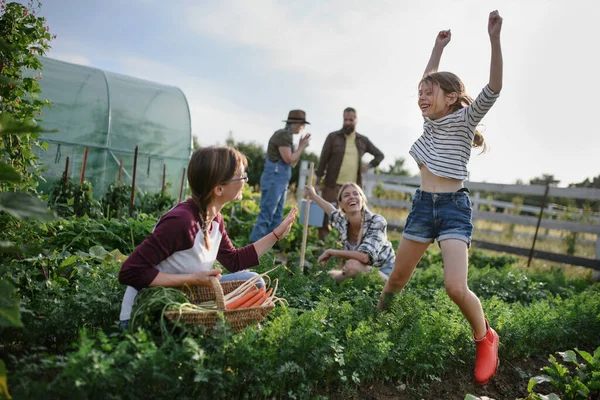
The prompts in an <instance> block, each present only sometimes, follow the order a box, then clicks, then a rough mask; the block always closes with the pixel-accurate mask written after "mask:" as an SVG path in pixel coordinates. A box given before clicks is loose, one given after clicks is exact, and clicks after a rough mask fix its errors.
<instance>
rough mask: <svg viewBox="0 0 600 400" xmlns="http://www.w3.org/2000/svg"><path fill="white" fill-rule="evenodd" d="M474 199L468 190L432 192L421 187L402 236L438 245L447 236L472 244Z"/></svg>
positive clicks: (413, 201) (468, 244) (415, 196)
mask: <svg viewBox="0 0 600 400" xmlns="http://www.w3.org/2000/svg"><path fill="white" fill-rule="evenodd" d="M471 215H472V210H471V199H469V194H468V193H467V192H466V191H460V192H449V193H430V192H424V191H422V190H421V189H417V191H416V192H415V195H414V196H413V200H412V209H411V210H410V213H409V214H408V218H407V219H406V225H405V226H404V231H403V232H402V237H404V238H406V239H410V240H414V241H415V242H422V243H428V242H431V243H433V242H434V241H435V240H437V241H438V244H439V243H440V242H441V241H442V240H446V239H458V240H462V241H463V242H465V243H466V244H467V246H471V235H472V234H473V222H472V221H471Z"/></svg>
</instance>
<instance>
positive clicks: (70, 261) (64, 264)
mask: <svg viewBox="0 0 600 400" xmlns="http://www.w3.org/2000/svg"><path fill="white" fill-rule="evenodd" d="M76 262H77V256H70V257H67V258H65V259H64V260H63V261H62V262H61V263H60V267H61V268H64V267H68V266H69V265H73V264H75V263H76Z"/></svg>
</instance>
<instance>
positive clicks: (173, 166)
mask: <svg viewBox="0 0 600 400" xmlns="http://www.w3.org/2000/svg"><path fill="white" fill-rule="evenodd" d="M41 61H42V63H43V79H41V80H40V86H41V90H42V94H41V95H40V99H46V98H47V99H50V101H51V102H52V103H53V105H52V107H51V108H46V109H44V111H43V114H42V116H41V119H42V125H43V127H44V128H45V129H48V130H56V132H52V133H45V134H43V135H42V137H41V139H42V141H44V142H47V143H48V144H49V147H48V149H47V150H46V151H43V150H40V151H39V152H38V154H37V155H38V157H39V158H40V160H39V161H40V164H43V167H44V169H45V172H43V173H42V176H43V177H44V178H45V179H46V180H47V183H43V184H41V185H40V188H41V189H42V190H44V191H46V189H47V188H48V187H49V185H51V184H52V182H54V181H55V180H57V179H59V178H60V177H61V176H62V175H63V172H64V171H65V170H66V168H67V163H66V158H67V157H69V166H68V176H69V179H74V180H76V181H77V182H79V179H80V174H81V170H82V162H83V159H84V149H85V148H86V147H87V149H88V152H87V162H86V166H85V179H86V180H87V181H89V182H91V183H92V185H93V187H94V194H95V195H96V196H101V195H102V194H103V193H104V192H105V191H106V188H107V187H108V185H110V184H111V183H113V182H117V181H118V179H119V176H121V177H122V182H123V183H125V184H131V181H132V177H133V164H134V152H135V147H136V146H138V158H137V168H136V171H137V173H136V178H135V186H136V188H140V189H143V190H145V191H149V192H155V191H158V190H160V189H161V187H162V182H163V170H164V171H165V175H166V176H165V181H166V183H167V186H169V184H170V188H169V192H170V193H171V195H173V196H175V197H177V195H178V193H179V189H180V185H181V180H182V174H183V172H184V171H183V170H184V168H186V167H187V163H188V161H189V157H190V154H191V151H192V133H191V120H190V112H189V107H188V104H187V100H186V98H185V95H184V94H183V92H182V91H181V90H180V89H178V88H176V87H172V86H166V85H161V84H158V83H155V82H149V81H146V80H141V79H137V78H134V77H129V76H124V75H120V74H115V73H112V72H107V71H103V70H100V69H97V68H93V67H88V66H82V65H76V64H71V63H67V62H63V61H58V60H54V59H51V58H47V57H42V58H41ZM121 163H122V165H123V168H122V173H120V170H121V168H120V165H121Z"/></svg>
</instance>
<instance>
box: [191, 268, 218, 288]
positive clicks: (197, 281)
mask: <svg viewBox="0 0 600 400" xmlns="http://www.w3.org/2000/svg"><path fill="white" fill-rule="evenodd" d="M221 272H222V270H221V269H218V268H216V269H209V270H208V271H198V272H194V273H193V274H191V282H190V285H192V286H212V284H211V283H210V281H209V280H208V278H210V277H211V276H214V277H215V278H217V279H221Z"/></svg>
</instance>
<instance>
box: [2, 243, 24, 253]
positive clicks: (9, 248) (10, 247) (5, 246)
mask: <svg viewBox="0 0 600 400" xmlns="http://www.w3.org/2000/svg"><path fill="white" fill-rule="evenodd" d="M20 251H21V249H20V248H19V247H18V246H17V245H15V244H14V243H12V242H5V241H2V242H0V254H2V253H19V252H20Z"/></svg>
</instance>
